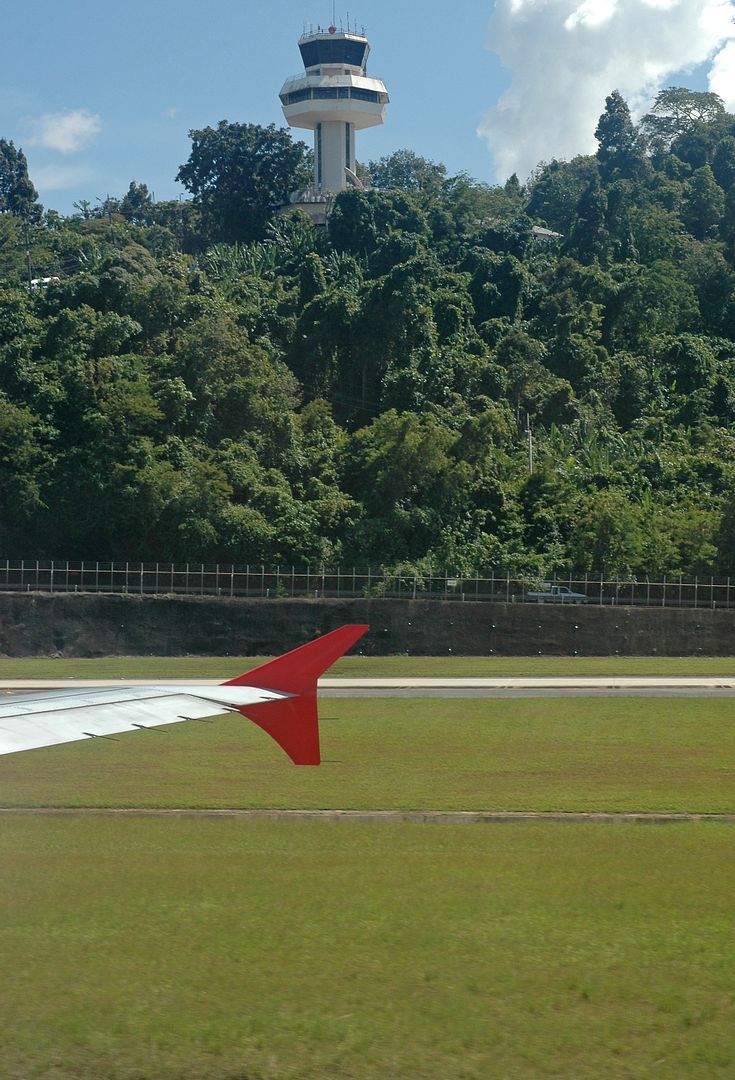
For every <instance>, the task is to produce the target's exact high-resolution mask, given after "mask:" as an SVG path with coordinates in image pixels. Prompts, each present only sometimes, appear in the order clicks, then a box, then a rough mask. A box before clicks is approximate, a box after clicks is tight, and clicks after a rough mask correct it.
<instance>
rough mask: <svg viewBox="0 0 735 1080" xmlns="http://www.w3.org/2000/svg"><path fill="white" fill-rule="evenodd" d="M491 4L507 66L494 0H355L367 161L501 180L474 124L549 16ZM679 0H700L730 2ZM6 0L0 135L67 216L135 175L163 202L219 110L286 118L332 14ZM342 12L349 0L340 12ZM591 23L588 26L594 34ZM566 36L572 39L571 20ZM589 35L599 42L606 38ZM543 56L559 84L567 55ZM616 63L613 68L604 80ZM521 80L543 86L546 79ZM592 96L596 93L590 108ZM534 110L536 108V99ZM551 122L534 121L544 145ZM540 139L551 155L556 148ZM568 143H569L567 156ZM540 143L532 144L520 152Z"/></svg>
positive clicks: (293, 4) (164, 3) (609, 0)
mask: <svg viewBox="0 0 735 1080" xmlns="http://www.w3.org/2000/svg"><path fill="white" fill-rule="evenodd" d="M497 2H498V8H499V9H500V8H501V7H502V6H505V8H506V9H507V10H506V12H505V15H506V22H505V23H503V22H502V21H500V20H499V21H497V23H496V24H495V30H496V32H497V42H496V44H498V45H503V42H504V43H505V46H504V47H505V56H504V58H505V59H506V60H507V62H508V68H504V66H503V64H502V63H501V60H500V59H499V57H498V56H497V55H496V54H495V53H494V52H492V51H491V48H490V45H491V35H492V33H493V31H492V29H491V27H490V20H491V16H492V15H493V7H494V5H493V3H492V2H491V0H485V2H479V0H465V3H464V4H463V5H462V6H461V8H452V7H451V5H446V4H442V5H439V4H438V3H437V2H436V0H423V2H418V0H403V2H402V3H401V4H400V7H399V5H397V4H396V3H395V2H389V0H362V3H361V5H360V6H359V8H358V5H357V4H356V3H353V6H354V7H355V9H356V10H355V11H354V12H352V11H351V13H350V19H351V20H353V21H357V22H358V23H359V24H360V25H362V24H364V25H365V26H366V28H367V32H368V36H369V37H370V41H371V44H372V49H373V51H372V57H371V70H372V71H373V72H374V73H376V74H378V75H380V76H381V77H383V78H384V79H385V81H386V83H387V85H388V89H389V92H390V94H391V100H392V104H391V106H390V109H389V116H388V121H387V123H386V125H385V126H384V127H383V128H380V129H373V130H372V131H367V132H363V133H361V135H360V139H359V143H358V156H359V158H360V159H361V160H363V161H367V160H368V159H370V158H376V157H380V156H382V155H384V154H387V153H390V152H391V151H393V150H395V149H398V148H400V147H404V146H405V147H410V148H411V149H413V150H415V151H416V152H418V153H420V154H423V155H425V156H426V157H430V158H433V159H434V160H440V161H444V162H445V163H446V165H447V166H448V168H449V170H450V172H452V173H454V172H459V171H461V170H465V171H467V172H469V173H470V174H471V175H473V176H476V177H478V178H480V179H484V180H494V179H495V178H496V172H495V165H494V159H493V156H492V154H491V151H490V148H489V146H488V141H487V139H485V138H481V137H480V136H478V134H477V130H478V126H479V125H480V124H481V123H482V122H483V117H484V116H485V115H486V113H487V112H488V110H490V109H492V107H493V106H494V105H495V104H496V103H497V102H498V99H499V97H500V96H501V95H502V94H503V92H504V91H505V90H507V89H508V87H509V86H511V84H513V85H517V86H518V87H519V88H521V89H522V84H523V83H524V80H526V81H527V73H526V72H525V71H524V70H522V65H521V66H520V67H519V66H518V65H517V62H516V68H515V69H514V68H513V64H514V61H513V57H512V55H511V54H510V52H509V51H508V46H509V44H512V42H513V41H515V42H516V43H518V42H519V41H520V42H522V41H523V37H522V35H523V34H526V35H527V36H528V39H529V47H530V45H531V44H532V39H533V37H534V35H535V36H536V37H538V36H539V34H543V33H544V32H545V31H544V26H543V20H540V21H539V23H538V26H536V24H535V23H531V22H529V20H528V19H525V20H524V19H521V20H520V21H517V22H516V23H515V24H514V25H511V26H510V28H509V24H508V19H511V18H516V16H517V15H518V14H519V12H517V11H516V9H517V8H519V7H520V8H523V5H524V4H526V5H529V4H530V2H531V0H520V4H519V3H517V2H516V3H515V4H514V5H512V8H511V6H510V0H497ZM684 2H685V4H690V5H691V4H699V5H701V6H703V7H704V8H707V7H708V5H709V6H711V5H713V4H714V5H718V4H719V5H722V4H723V3H729V0H684ZM667 3H668V4H674V5H676V4H677V3H678V0H655V3H654V0H534V4H538V5H540V7H541V8H542V9H548V12H547V14H549V16H550V17H551V13H552V12H553V13H554V18H557V16H558V15H560V14H562V13H563V12H562V9H564V11H567V10H571V9H577V8H578V9H579V10H580V11H581V10H582V9H584V11H585V12H587V14H589V9H590V6H591V7H593V8H594V7H595V5H597V4H600V5H603V7H604V5H605V4H607V5H608V8H609V7H610V5H612V8H613V9H615V8H616V5H618V4H619V5H620V10H618V11H617V16H618V19H620V18H622V17H623V7H624V5H626V4H627V5H628V6H629V7H630V6H631V5H635V4H643V5H645V6H646V9H647V10H648V9H649V8H650V6H651V4H653V5H654V7H655V8H656V9H657V11H658V15H660V14H661V12H660V10H658V9H660V7H661V6H662V5H663V6H665V5H666V4H667ZM2 7H3V9H4V10H3V12H2V20H3V29H4V36H5V49H4V60H3V65H2V69H1V70H0V137H4V138H8V139H13V140H14V141H15V143H16V145H19V146H22V147H23V148H24V149H25V151H26V154H27V156H28V159H29V163H30V167H31V176H32V178H33V179H34V181H35V183H36V186H37V187H38V188H39V191H40V193H41V197H42V201H43V202H44V203H45V204H46V205H47V206H51V207H55V208H56V209H59V210H61V211H62V212H71V210H72V203H73V202H74V201H75V200H78V199H80V198H87V199H89V200H90V201H92V202H94V201H95V200H96V199H97V198H103V197H104V196H105V195H106V194H108V193H110V194H113V195H121V194H123V193H124V191H125V189H126V188H127V185H128V183H129V181H130V180H131V179H136V180H139V181H144V182H146V183H147V184H148V186H149V187H150V188H151V189H152V190H153V191H154V192H155V194H156V197H157V198H159V199H162V198H171V197H175V196H176V195H178V194H179V193H180V189H179V188H178V186H177V185H176V183H175V181H174V177H175V175H176V172H177V169H178V167H179V165H180V164H181V163H182V162H184V161H185V160H186V158H187V156H188V152H189V140H188V131H189V129H191V128H198V127H203V126H206V125H207V124H216V123H217V121H218V120H221V119H227V120H231V121H235V120H237V121H243V122H246V121H247V122H253V123H259V124H269V123H271V122H275V123H277V124H281V123H283V119H282V114H281V111H280V105H279V101H278V91H279V89H280V86H281V83H282V82H283V80H284V79H285V78H286V76H288V75H290V74H292V73H294V72H296V71H297V70H298V69H299V67H300V57H299V53H298V50H297V47H296V41H297V39H298V37H299V35H300V33H301V31H302V28H303V25H304V23H305V22H307V23H316V22H321V23H323V24H327V23H329V22H330V21H331V10H332V8H331V2H330V0H326V2H324V0H320V2H319V3H316V2H314V0H298V2H297V0H281V2H280V3H278V4H267V3H260V2H258V0H251V2H249V3H247V2H246V3H235V2H234V0H208V2H207V3H202V2H197V3H194V0H146V2H143V0H126V2H125V3H124V4H122V3H116V4H111V3H109V2H105V0H94V2H92V0H23V2H22V3H16V2H12V0H5V2H4V3H3V4H2ZM511 10H512V11H513V12H514V13H515V14H513V15H511V14H510V13H511ZM605 10H608V9H607V8H606V9H605ZM339 11H340V7H339V5H338V12H339ZM346 13H347V11H346V8H344V9H342V12H341V15H342V19H343V20H344V18H345V17H346ZM523 14H524V12H523V11H520V15H523ZM525 14H528V12H526V13H525ZM603 14H604V11H603ZM586 17H587V16H584V17H582V18H581V19H580V20H579V21H581V22H584V18H586ZM657 17H658V16H657ZM496 19H499V15H498V13H496ZM567 21H568V20H567ZM588 21H590V23H591V24H592V22H593V21H594V20H591V19H590V20H588ZM557 22H558V18H557ZM599 22H600V19H599V18H598V19H597V23H599ZM597 23H596V24H595V25H594V26H592V25H591V27H590V30H589V32H590V33H592V34H595V33H597V32H598V30H599V27H598V25H597ZM582 30H585V27H584V26H583V27H582ZM576 32H577V30H575V33H576ZM579 32H581V31H579ZM565 33H567V38H568V37H569V33H568V28H567V31H565ZM518 35H521V36H520V37H519V36H518ZM720 36H721V35H720ZM565 40H566V39H565ZM594 40H595V41H597V42H598V43H599V46H600V48H601V49H602V51H603V52H604V50H605V44H604V42H605V40H606V38H603V36H602V35H601V34H598V36H597V38H595V39H594ZM718 40H719V39H718ZM575 49H577V51H579V43H578V42H577V44H575ZM502 51H503V49H502V48H501V52H502ZM529 55H532V52H530V53H529ZM573 55H575V54H570V56H572V57H573ZM695 59H696V57H695ZM549 60H550V62H549V65H548V80H549V85H550V86H551V85H552V84H554V83H555V82H556V81H557V78H558V61H557V62H552V58H551V57H550V58H549ZM574 62H575V61H574V60H573V59H570V61H569V63H570V64H571V66H572V67H573V66H574ZM669 66H671V65H669ZM689 66H690V70H689V72H688V73H687V75H686V76H683V77H682V79H678V80H676V81H677V82H679V83H680V84H682V83H684V81H685V80H686V84H688V85H704V83H703V78H704V76H703V69H702V67H701V64H700V65H699V66H697V64H690V65H689ZM616 73H617V69H616V68H614V67H613V68H612V69H611V75H610V77H611V78H612V77H613V75H615V74H616ZM536 74H537V75H538V72H537V73H536ZM572 74H573V72H572ZM514 80H515V82H514ZM607 89H608V90H611V89H613V86H609V87H607ZM527 90H528V93H531V94H532V93H535V94H536V95H537V96H538V95H539V94H540V93H541V94H543V87H542V88H541V90H539V88H538V86H536V87H535V89H534V87H533V86H530V88H529V87H527ZM595 94H596V95H597V96H598V97H599V91H598V90H596V91H595ZM593 96H594V95H593ZM598 104H599V103H598V101H597V100H595V101H594V102H592V103H590V105H589V107H590V108H591V109H593V110H594V112H595V113H597V114H598V113H599V108H598ZM569 108H572V106H571V104H570V105H569ZM539 110H541V111H540V112H539V111H538V110H536V111H537V112H538V115H539V117H541V119H542V116H541V113H542V104H541V103H540V104H539ZM562 111H563V110H562ZM506 115H507V116H508V115H510V114H509V113H506ZM490 127H491V128H492V123H491V124H490ZM545 128H548V124H545V125H540V132H539V134H538V135H537V136H536V137H537V139H538V140H539V144H541V143H543V138H542V135H543V130H544V129H545ZM488 137H489V138H493V137H494V138H495V140H496V143H497V142H498V140H499V139H502V140H503V142H504V143H510V142H513V140H514V139H515V140H516V141H522V133H520V132H519V133H517V134H514V133H511V134H508V132H507V131H506V132H505V133H504V134H501V135H498V133H497V131H496V132H495V134H494V135H493V132H492V131H490V132H489V134H488ZM561 141H562V142H563V141H564V140H563V139H561ZM541 149H543V150H544V151H545V152H546V153H545V154H544V155H543V156H549V154H548V147H547V146H542V147H541ZM552 149H554V148H553V147H552ZM568 149H569V147H567V146H560V148H559V153H560V154H562V153H565V152H567V151H568ZM572 149H577V148H576V147H574V148H572ZM533 153H534V147H533V146H528V145H527V146H526V149H525V159H524V160H531V156H532V155H533ZM529 155H531V156H529ZM538 156H542V155H541V154H539V155H538ZM533 160H534V161H535V160H537V158H533Z"/></svg>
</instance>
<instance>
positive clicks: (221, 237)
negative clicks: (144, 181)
mask: <svg viewBox="0 0 735 1080" xmlns="http://www.w3.org/2000/svg"><path fill="white" fill-rule="evenodd" d="M189 135H190V138H191V139H192V149H191V153H190V155H189V160H188V161H187V162H186V164H184V165H182V166H181V168H180V169H179V172H178V175H177V180H179V181H180V183H182V184H183V185H184V187H185V188H186V189H187V191H190V192H191V194H192V195H193V196H194V201H195V203H196V204H197V206H198V207H199V209H200V210H201V214H202V226H203V229H204V232H205V234H206V236H207V238H208V239H209V240H210V241H212V242H217V241H225V242H226V243H232V242H234V241H250V240H257V239H260V238H262V237H263V236H264V235H265V229H266V226H267V224H268V222H269V221H271V219H272V218H273V216H274V214H275V213H276V211H277V210H278V209H279V208H280V207H282V206H284V205H286V204H287V203H288V200H289V196H290V194H291V193H292V192H293V191H295V190H296V189H298V188H303V187H305V186H306V185H307V184H308V183H309V180H310V177H311V173H310V164H309V161H310V151H309V150H308V149H307V147H306V145H305V144H304V143H301V142H296V143H295V142H294V141H293V139H292V138H291V133H290V131H289V130H288V129H286V128H277V127H276V126H275V124H270V125H269V126H268V127H261V126H260V125H259V124H230V123H228V122H227V121H226V120H221V121H220V123H219V124H218V125H217V127H216V128H212V127H207V128H203V129H202V130H200V131H191V132H190V133H189Z"/></svg>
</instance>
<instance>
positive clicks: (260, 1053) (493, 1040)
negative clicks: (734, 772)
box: [0, 817, 735, 1080]
mask: <svg viewBox="0 0 735 1080" xmlns="http://www.w3.org/2000/svg"><path fill="white" fill-rule="evenodd" d="M734 842H735V837H734V836H733V833H732V830H731V829H728V828H726V827H720V826H716V825H713V826H697V825H683V826H681V827H680V828H677V829H667V830H663V831H661V830H653V829H639V828H615V829H600V828H598V827H595V826H579V827H578V828H574V829H570V828H565V827H563V826H543V825H519V826H517V827H514V828H512V829H465V828H460V827H452V826H448V827H447V828H445V829H427V828H425V827H421V826H415V825H386V826H385V827H381V828H372V827H368V826H364V825H363V826H361V825H347V824H346V825H344V826H342V827H339V828H337V827H335V826H334V825H330V824H328V823H324V824H323V823H317V822H299V823H293V822H257V823H254V822H242V821H236V820H226V821H191V820H187V821H148V820H146V821H141V820H124V821H121V820H116V819H104V820H99V819H93V820H89V819H73V820H48V819H39V818H28V817H26V818H19V819H16V820H12V821H7V820H6V821H4V822H3V829H2V833H0V868H1V869H0V875H1V880H2V896H3V918H2V920H0V954H1V955H2V957H3V970H4V972H5V979H4V980H3V987H2V989H0V1000H1V1001H2V1010H3V1032H4V1035H3V1040H2V1048H1V1049H0V1075H2V1076H3V1077H4V1078H6V1080H20V1078H23V1080H41V1078H47V1077H53V1078H54V1080H100V1078H101V1077H104V1078H105V1080H130V1078H133V1077H134V1078H135V1080H225V1078H226V1080H235V1078H237V1080H240V1078H248V1080H250V1078H275V1077H278V1078H279V1080H322V1078H324V1077H334V1078H346V1077H359V1078H360V1080H385V1078H386V1077H401V1078H406V1080H418V1078H421V1080H469V1078H479V1077H513V1078H514V1080H543V1078H552V1077H554V1078H558V1077H560V1076H564V1077H574V1078H575V1080H599V1078H601V1077H611V1078H612V1077H624V1076H628V1077H641V1078H646V1077H658V1078H663V1080H713V1078H715V1080H716V1078H721V1080H725V1078H727V1080H729V1078H730V1077H732V1075H733V1074H734V1073H735V998H734V997H733V993H732V986H733V982H732V979H733V976H732V970H733V966H732V962H733V943H732V897H733V895H734V894H735V859H734V858H733V850H734V848H733V844H734Z"/></svg>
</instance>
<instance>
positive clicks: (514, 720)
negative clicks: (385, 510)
mask: <svg viewBox="0 0 735 1080" xmlns="http://www.w3.org/2000/svg"><path fill="white" fill-rule="evenodd" d="M322 712H323V719H322V737H323V738H322V742H323V748H322V749H323V758H324V763H323V764H322V766H321V768H318V769H309V768H303V769H299V768H295V767H294V766H292V765H291V764H290V763H289V762H288V760H287V759H286V758H285V757H284V755H283V754H282V753H281V751H280V750H279V749H278V747H276V746H275V744H274V743H272V741H271V740H270V739H268V737H267V736H266V735H265V734H264V733H263V732H261V731H259V730H258V729H257V728H256V727H255V726H254V725H252V724H249V723H248V722H247V721H245V720H242V719H241V718H239V717H236V716H230V717H223V718H222V719H219V720H217V721H216V722H215V723H214V724H180V725H175V726H173V727H172V728H170V729H169V731H170V734H169V735H168V736H167V737H166V739H165V740H163V739H160V740H157V741H156V742H155V744H154V743H153V742H152V741H151V739H149V738H147V737H145V736H143V735H140V734H138V733H135V734H130V735H121V736H119V741H116V742H105V741H103V740H90V741H86V742H82V743H76V744H67V745H65V746H55V747H49V748H47V749H43V750H34V751H30V752H28V753H25V754H13V755H9V756H6V757H1V758H0V805H4V806H113V807H115V806H120V807H130V806H150V807H185V806H192V807H203V808H215V809H216V808H227V807H255V808H257V807H266V808H268V807H284V808H292V809H320V808H323V809H374V808H381V809H393V808H395V809H407V810H412V809H418V810H430V809H435V810H494V809H495V810H538V811H623V812H625V811H633V812H645V811H648V812H664V813H666V812H692V813H708V812H719V813H729V812H733V811H735V720H734V715H735V714H734V712H733V703H732V701H731V700H729V699H683V698H682V699H671V698H669V699H667V698H654V699H651V698H648V699H640V698H623V699H611V698H573V699H564V698H554V699H516V700H493V699H451V700H441V699H422V700H412V699H390V698H387V699H364V698H363V699H353V698H346V699H339V700H336V699H335V700H331V701H326V702H324V703H323V707H322ZM164 743H165V745H164Z"/></svg>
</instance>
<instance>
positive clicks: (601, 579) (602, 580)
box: [600, 570, 605, 607]
mask: <svg viewBox="0 0 735 1080" xmlns="http://www.w3.org/2000/svg"><path fill="white" fill-rule="evenodd" d="M604 576H605V575H604V571H602V570H601V571H600V607H602V594H603V592H604V590H605V581H604Z"/></svg>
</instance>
